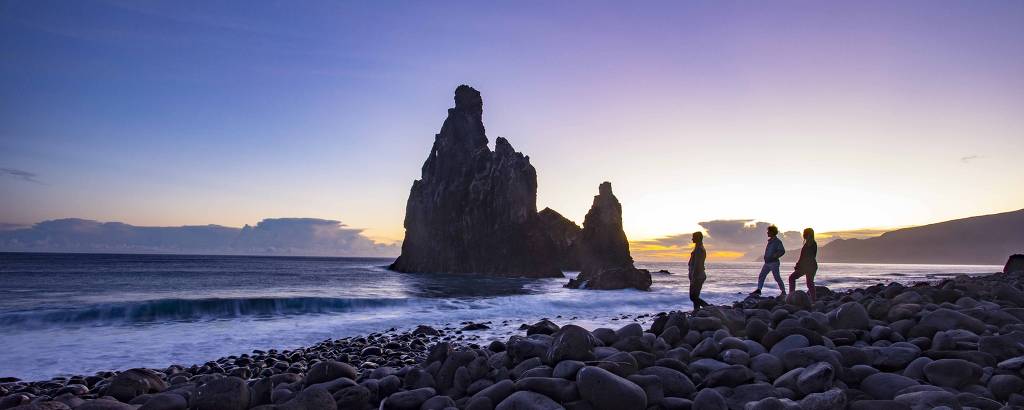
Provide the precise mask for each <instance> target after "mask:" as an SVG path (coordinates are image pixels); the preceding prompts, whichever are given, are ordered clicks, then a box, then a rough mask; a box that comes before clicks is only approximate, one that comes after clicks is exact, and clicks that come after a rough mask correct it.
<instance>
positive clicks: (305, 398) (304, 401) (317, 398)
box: [275, 387, 338, 410]
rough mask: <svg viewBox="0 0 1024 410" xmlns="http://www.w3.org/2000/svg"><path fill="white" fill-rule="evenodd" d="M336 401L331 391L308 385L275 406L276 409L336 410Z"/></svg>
mask: <svg viewBox="0 0 1024 410" xmlns="http://www.w3.org/2000/svg"><path fill="white" fill-rule="evenodd" d="M337 408H338V405H337V403H335V401H334V397H333V396H331V393H330V392H328V391H327V389H324V388H322V387H309V388H306V389H304V390H302V391H301V392H299V394H298V395H296V396H295V398H294V399H291V400H289V401H288V402H287V403H285V404H282V405H279V406H277V407H275V409H276V410H336V409H337Z"/></svg>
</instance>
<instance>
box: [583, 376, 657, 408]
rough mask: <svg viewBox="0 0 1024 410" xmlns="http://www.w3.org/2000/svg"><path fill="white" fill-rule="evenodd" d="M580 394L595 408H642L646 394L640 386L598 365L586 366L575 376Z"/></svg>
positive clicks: (645, 401)
mask: <svg viewBox="0 0 1024 410" xmlns="http://www.w3.org/2000/svg"><path fill="white" fill-rule="evenodd" d="M576 381H577V387H578V388H579V393H580V396H581V397H583V399H585V400H586V401H587V402H588V403H590V405H591V406H593V407H594V408H595V409H599V410H603V409H607V410H614V409H642V408H645V407H647V394H646V393H645V392H644V390H643V389H642V388H640V386H637V385H636V384H633V383H632V382H630V381H629V380H626V379H623V378H621V377H619V376H616V375H615V374H612V373H611V372H609V371H607V370H604V369H602V368H599V367H593V366H587V367H584V368H583V369H580V371H579V374H578V375H577V376H576Z"/></svg>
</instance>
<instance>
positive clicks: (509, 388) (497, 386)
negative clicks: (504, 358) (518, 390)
mask: <svg viewBox="0 0 1024 410" xmlns="http://www.w3.org/2000/svg"><path fill="white" fill-rule="evenodd" d="M514 390H515V383H513V382H512V381H511V380H502V381H499V382H496V383H494V384H493V385H491V386H490V387H488V388H486V389H483V390H481V391H480V392H479V393H477V394H474V395H473V399H477V398H479V397H486V398H487V399H489V400H490V402H491V403H501V401H502V400H505V398H506V397H508V396H509V395H510V394H512V392H513V391H514Z"/></svg>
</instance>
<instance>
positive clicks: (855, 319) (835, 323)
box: [831, 302, 871, 330]
mask: <svg viewBox="0 0 1024 410" xmlns="http://www.w3.org/2000/svg"><path fill="white" fill-rule="evenodd" d="M833 313H834V314H835V316H834V319H833V320H831V322H832V327H833V328H836V329H864V330H867V329H869V328H870V325H871V322H870V318H869V317H868V311H867V309H864V306H863V305H861V304H860V303H857V302H847V303H844V304H843V305H842V306H840V307H839V309H837V310H836V311H835V312H833Z"/></svg>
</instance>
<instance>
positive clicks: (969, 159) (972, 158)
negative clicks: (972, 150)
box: [960, 155, 984, 164]
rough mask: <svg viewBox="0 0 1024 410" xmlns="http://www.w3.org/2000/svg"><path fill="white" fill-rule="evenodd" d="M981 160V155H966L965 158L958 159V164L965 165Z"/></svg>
mask: <svg viewBox="0 0 1024 410" xmlns="http://www.w3.org/2000/svg"><path fill="white" fill-rule="evenodd" d="M981 158H984V157H982V156H981V155H967V156H963V157H960V162H962V163H964V164H967V163H969V162H971V161H974V160H976V159H981Z"/></svg>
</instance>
